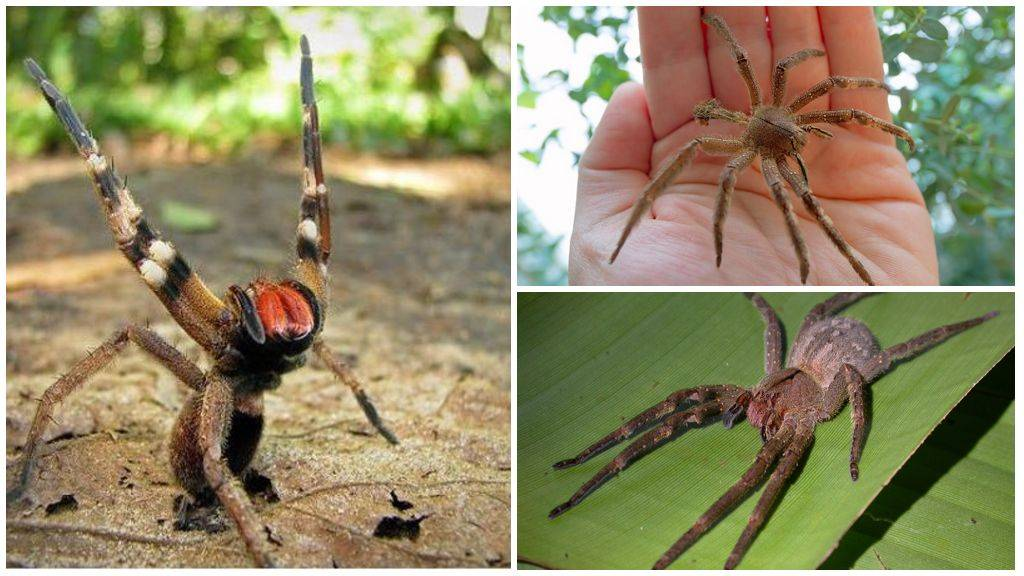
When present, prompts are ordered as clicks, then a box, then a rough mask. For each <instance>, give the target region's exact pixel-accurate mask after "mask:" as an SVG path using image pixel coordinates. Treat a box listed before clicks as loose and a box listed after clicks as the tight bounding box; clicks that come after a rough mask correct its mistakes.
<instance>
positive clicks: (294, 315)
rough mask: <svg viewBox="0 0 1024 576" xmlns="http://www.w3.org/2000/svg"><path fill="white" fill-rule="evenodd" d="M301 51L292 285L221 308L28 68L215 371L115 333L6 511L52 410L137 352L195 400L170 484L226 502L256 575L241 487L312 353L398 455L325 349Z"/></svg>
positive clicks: (134, 328)
mask: <svg viewBox="0 0 1024 576" xmlns="http://www.w3.org/2000/svg"><path fill="white" fill-rule="evenodd" d="M300 46H301V51H302V59H301V67H300V83H301V91H302V149H303V164H304V167H303V182H302V201H301V204H300V211H299V225H298V230H297V238H296V253H297V256H298V260H297V262H296V264H295V268H294V272H293V276H294V278H289V279H284V280H280V281H274V280H269V279H265V278H258V279H256V280H254V281H252V282H250V283H249V284H248V285H247V286H246V287H244V288H243V287H240V286H237V285H232V286H231V287H229V288H228V292H227V295H226V296H225V297H224V298H223V299H221V298H218V297H217V296H216V295H214V294H213V293H212V292H210V290H209V289H208V288H207V287H206V285H205V284H204V283H203V281H202V280H201V279H200V278H199V276H197V275H196V273H195V272H194V271H193V270H192V269H191V268H190V267H189V265H188V263H187V262H186V261H185V259H184V258H183V257H182V256H181V254H180V253H179V252H178V251H177V249H176V248H175V247H174V246H172V245H171V244H170V243H169V242H167V241H166V240H164V239H163V238H162V237H161V235H160V234H159V232H157V231H156V230H155V229H153V228H152V227H151V226H150V224H149V223H148V222H147V221H146V219H145V218H144V217H143V215H142V209H141V208H139V206H138V205H137V204H136V203H135V201H134V200H133V198H132V195H131V193H130V192H129V190H128V187H127V184H126V181H125V180H123V179H122V178H121V177H119V176H118V174H117V172H116V171H115V170H114V166H113V162H112V161H108V159H107V158H105V157H104V156H103V155H102V154H101V153H100V151H99V147H98V145H97V144H96V141H95V140H94V139H93V137H92V136H91V135H90V134H89V131H88V130H87V129H86V127H85V125H84V124H83V123H82V121H81V119H79V117H78V115H77V114H76V113H75V111H74V109H72V107H71V104H70V103H69V102H68V101H67V99H66V98H65V97H64V95H63V94H61V93H60V91H59V90H58V89H57V87H56V86H54V85H53V83H51V82H50V80H49V79H48V78H47V77H46V74H45V73H44V72H43V70H42V69H41V68H40V67H39V65H38V64H36V63H35V62H34V61H33V60H27V61H26V62H25V64H26V66H27V68H28V72H29V74H30V75H31V76H32V78H33V79H34V80H35V81H36V82H37V83H38V85H39V89H40V90H41V91H42V94H43V96H44V97H45V98H46V101H47V102H48V103H49V104H50V107H51V108H53V111H54V112H55V113H56V115H57V117H58V119H59V120H60V122H61V124H63V126H64V128H65V130H66V131H67V133H68V135H69V136H70V137H71V140H72V142H73V143H74V144H75V147H76V148H77V150H78V153H79V154H80V155H81V156H82V158H83V159H84V160H85V163H86V168H87V169H88V171H89V175H90V176H91V177H92V180H93V184H94V186H95V188H96V192H97V194H98V196H99V200H100V203H101V205H102V206H103V209H104V211H105V213H106V216H107V223H108V224H109V226H110V230H111V232H112V233H113V235H114V240H115V241H116V243H117V246H118V248H119V249H120V250H121V252H122V253H124V255H125V256H126V257H127V258H128V260H129V261H130V262H131V264H132V266H133V267H134V268H135V269H136V271H138V273H139V275H140V276H141V277H142V279H143V280H144V281H145V283H146V284H147V285H148V286H149V288H150V289H151V290H152V291H153V292H154V293H155V294H156V296H157V298H159V299H160V301H161V302H162V303H163V304H164V306H165V307H166V308H167V311H168V312H170V314H171V316H172V317H173V318H174V320H175V321H176V322H177V323H178V324H179V325H180V326H181V327H182V328H183V329H184V330H185V332H186V333H187V334H188V335H189V336H190V337H191V338H192V339H193V340H195V341H196V342H197V343H198V344H199V345H200V346H201V347H202V348H203V349H204V350H205V351H206V352H207V353H208V354H209V355H210V357H211V358H212V361H213V365H212V367H211V368H210V369H209V370H206V371H204V370H202V369H201V368H199V366H197V365H196V364H194V363H193V362H192V361H190V360H188V359H187V358H186V357H185V356H184V355H183V354H182V353H181V352H179V351H178V350H177V349H175V348H174V347H173V346H172V345H171V344H169V343H168V342H166V341H165V340H163V339H162V338H161V337H160V336H158V335H157V334H156V333H155V332H153V331H152V330H150V329H148V328H147V327H145V326H141V325H136V324H129V325H127V326H125V327H124V328H122V329H120V330H118V331H116V332H115V333H114V334H113V335H112V336H111V337H110V338H109V339H107V340H106V341H105V342H104V343H103V344H101V345H100V346H99V347H98V348H97V349H95V350H93V351H92V352H90V353H89V354H88V355H86V356H85V357H84V358H82V359H81V360H79V361H78V362H77V363H76V364H75V365H73V366H72V367H71V369H70V370H69V371H68V372H67V373H66V374H65V375H64V376H62V377H61V378H60V379H58V380H57V381H56V382H55V383H54V384H52V385H51V386H50V387H49V388H47V390H46V392H45V393H44V394H43V397H42V399H41V401H40V403H39V407H38V409H37V411H36V414H35V418H34V419H33V421H32V427H31V429H30V430H29V434H28V438H27V440H26V442H25V447H24V451H23V455H22V460H21V470H20V474H19V476H18V477H17V478H16V480H15V482H16V485H15V487H14V489H13V490H11V491H10V492H9V493H8V500H9V501H18V500H21V499H23V498H25V497H26V495H27V490H28V488H29V485H30V483H31V480H32V478H33V469H34V464H35V460H36V457H37V453H38V450H39V447H40V444H41V443H42V441H43V433H44V432H45V430H46V426H47V424H48V423H49V421H50V420H51V414H52V412H53V410H54V407H55V406H56V405H57V404H59V403H60V402H62V401H63V400H64V399H65V398H67V397H68V395H70V394H71V393H72V392H74V391H75V390H76V389H78V388H79V387H80V386H82V385H83V384H85V382H86V381H87V380H88V379H89V378H90V377H91V376H93V375H94V374H96V373H97V372H98V371H99V370H101V369H102V368H104V367H105V366H107V365H108V364H110V362H111V361H113V360H114V358H115V357H116V356H117V355H118V354H119V353H121V352H123V351H124V349H125V348H126V347H127V346H128V344H129V342H133V343H135V344H137V345H138V346H139V347H140V348H142V349H143V350H144V351H145V352H147V353H148V354H149V355H150V356H152V357H153V358H154V359H155V360H157V361H158V362H159V363H160V364H162V365H163V366H164V367H165V368H167V370H169V371H170V372H171V373H172V374H174V376H176V377H177V378H178V379H179V380H181V381H182V382H184V383H185V384H186V385H187V386H188V387H189V388H191V389H192V393H191V396H190V397H189V398H188V399H187V400H186V401H185V404H184V406H183V408H182V410H181V412H180V414H179V415H178V419H177V422H176V423H175V426H174V428H173V431H172V432H171V439H170V459H171V467H172V469H173V472H174V476H175V478H176V479H177V481H178V482H179V483H180V484H181V486H182V487H183V488H185V490H187V491H188V492H189V494H190V495H191V496H192V498H194V499H195V500H196V501H199V502H201V501H213V499H214V498H216V500H219V502H220V503H221V504H222V505H223V507H224V509H225V510H226V511H227V513H228V515H229V516H230V517H231V518H232V520H233V521H234V523H235V525H236V526H237V527H238V532H239V534H240V535H241V537H242V539H243V541H244V542H245V545H246V547H247V548H248V550H249V552H250V554H251V556H252V557H253V559H254V561H255V563H256V564H257V565H259V566H273V565H274V562H273V558H272V556H271V554H270V551H269V546H268V533H267V532H265V530H264V526H263V523H262V522H260V520H259V518H258V516H257V515H256V513H255V511H254V510H253V507H252V504H251V502H250V501H249V499H248V497H247V496H246V494H245V491H244V490H243V488H242V485H241V483H240V482H239V476H241V475H242V474H243V473H244V472H245V471H246V470H247V469H248V467H249V464H250V463H251V462H252V459H253V456H254V455H255V453H256V448H257V445H258V443H259V440H260V436H261V435H262V432H263V394H264V393H265V392H267V391H269V390H273V389H275V388H277V387H278V386H279V385H280V384H281V376H282V374H285V373H287V372H290V371H292V370H295V369H296V368H299V367H301V366H303V365H304V364H305V362H306V356H307V354H308V352H309V351H310V350H312V351H313V353H315V354H316V355H317V356H318V357H319V358H320V359H321V360H322V361H323V362H324V364H325V365H326V366H327V367H328V368H329V369H330V370H331V371H332V372H333V373H334V374H335V375H336V376H337V377H338V378H339V379H340V380H341V381H342V382H343V383H345V384H346V385H347V386H348V387H349V388H350V389H351V390H352V392H353V393H354V394H355V397H356V399H357V401H358V402H359V405H360V406H361V408H362V410H363V412H364V413H365V415H366V417H367V419H368V420H369V421H370V422H371V423H372V424H373V426H374V427H375V428H376V429H377V431H378V432H379V433H380V434H381V436H383V437H384V438H385V439H386V440H387V441H388V442H390V443H391V444H397V443H398V440H397V438H396V437H395V435H394V434H393V433H392V432H391V431H390V430H389V429H388V428H387V427H386V426H385V425H384V423H383V422H382V421H381V419H380V417H379V415H378V414H377V410H376V409H375V408H374V406H373V404H372V403H371V402H370V399H369V398H368V397H367V395H366V393H365V392H364V391H363V388H362V385H361V383H360V381H359V379H358V378H357V377H356V375H355V374H354V373H353V371H352V370H351V368H350V367H349V366H348V365H346V364H345V363H344V362H343V361H341V360H340V359H338V358H336V357H335V355H334V354H332V353H331V352H330V350H328V349H327V347H326V345H325V344H324V342H323V340H322V338H321V337H320V332H321V330H322V328H323V325H324V322H325V321H326V317H327V308H328V303H329V277H328V272H327V262H328V259H329V257H330V253H331V220H330V204H329V198H328V194H327V187H326V185H325V184H324V174H323V165H322V159H321V149H320V145H321V144H320V127H319V117H318V114H317V106H316V100H315V98H314V94H313V61H312V58H311V56H310V50H309V42H308V41H307V40H306V38H305V36H303V37H302V39H301V42H300Z"/></svg>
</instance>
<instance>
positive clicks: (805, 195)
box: [779, 161, 874, 286]
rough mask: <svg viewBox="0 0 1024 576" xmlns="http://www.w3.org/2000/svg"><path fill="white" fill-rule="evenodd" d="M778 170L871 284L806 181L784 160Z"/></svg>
mask: <svg viewBox="0 0 1024 576" xmlns="http://www.w3.org/2000/svg"><path fill="white" fill-rule="evenodd" d="M779 170H780V171H781V172H782V177H783V178H785V179H786V182H789V185H790V187H792V188H793V191H794V192H796V194H797V196H799V197H800V199H801V200H803V202H804V206H805V207H806V208H807V211H808V212H810V213H811V215H813V216H814V219H815V220H817V221H818V224H820V225H821V228H822V229H823V230H824V231H825V234H826V235H828V237H829V239H830V240H832V243H833V244H835V245H836V248H838V249H839V251H840V252H842V254H843V256H844V257H845V258H846V260H847V261H848V262H849V263H850V266H852V267H853V269H854V271H856V272H857V276H859V277H860V279H861V280H863V281H864V283H865V284H868V285H869V286H873V285H874V281H873V280H872V279H871V274H868V271H867V269H866V268H864V265H863V264H861V262H860V260H859V259H858V258H857V256H856V255H854V253H853V249H851V248H850V245H849V244H848V243H847V242H846V239H845V238H843V235H842V234H841V233H840V232H839V229H838V228H836V226H835V224H834V223H833V222H832V219H831V218H829V217H828V214H826V213H825V210H824V208H822V206H821V203H820V202H818V199H817V198H815V197H814V194H813V193H811V189H810V187H809V186H808V185H807V184H806V182H805V181H804V180H801V179H800V176H799V175H798V174H797V173H795V172H793V169H792V168H790V167H789V165H787V164H786V162H785V161H783V162H780V163H779Z"/></svg>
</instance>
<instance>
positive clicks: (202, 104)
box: [7, 7, 511, 156]
mask: <svg viewBox="0 0 1024 576" xmlns="http://www.w3.org/2000/svg"><path fill="white" fill-rule="evenodd" d="M477 28H479V29H474V30H472V31H471V32H472V33H470V31H467V30H466V27H465V26H464V24H463V22H462V21H461V20H460V18H459V17H458V14H457V12H456V9H453V8H451V7H431V8H413V9H396V8H276V7H255V8H243V7H216V8H188V7H144V8H95V7H81V8H39V7H31V8H30V7H11V8H7V146H8V151H9V152H10V153H13V154H14V155H16V156H28V155H32V154H35V153H38V152H40V151H42V150H45V149H50V148H53V147H54V146H56V145H61V146H64V145H66V143H65V140H66V136H65V135H64V134H63V133H62V132H61V129H60V127H59V126H58V125H57V123H56V122H53V121H52V118H51V115H52V113H51V112H50V110H49V108H48V107H47V105H46V103H45V102H44V101H43V99H42V98H40V97H39V95H38V93H37V91H36V90H35V88H34V87H33V86H32V85H31V84H30V82H29V80H28V78H27V75H26V74H25V73H24V68H23V67H22V65H21V62H22V60H23V59H24V58H27V57H31V58H35V59H36V60H37V61H38V62H39V63H40V64H41V65H42V66H43V68H44V69H45V70H46V71H47V72H48V73H49V75H50V76H51V78H52V79H53V80H54V82H55V83H56V84H57V85H58V86H60V87H61V88H62V89H63V90H64V91H65V92H66V93H67V94H68V95H69V97H70V99H71V100H72V102H73V104H74V105H75V107H76V108H77V109H78V110H79V112H80V113H81V114H82V115H83V116H84V118H85V120H86V122H87V123H88V124H89V126H90V128H91V129H92V130H93V131H95V132H97V133H100V134H102V133H103V132H105V131H119V132H122V133H125V134H127V135H129V136H132V137H146V136H152V135H154V134H163V135H166V136H169V137H171V138H173V139H175V140H180V141H184V142H187V143H188V144H189V145H191V146H200V147H203V148H204V149H207V150H209V151H210V152H211V153H214V154H225V153H232V152H236V151H238V150H239V149H242V148H244V147H245V146H246V145H248V144H249V143H251V142H252V141H254V140H270V141H280V140H296V139H297V137H298V135H299V129H298V127H299V126H300V108H299V96H298V94H299V92H298V86H297V82H298V72H297V71H298V66H299V53H298V37H299V35H300V34H303V33H306V34H308V35H310V41H311V43H312V45H313V56H314V60H315V65H316V76H317V99H318V102H319V105H320V117H321V124H322V125H321V128H322V130H323V133H324V138H325V140H327V141H328V142H331V141H334V142H339V143H343V144H344V145H345V146H347V147H349V148H351V149H356V150H371V151H377V152H382V153H387V154H397V155H437V154H446V153H479V154H490V153H494V152H497V151H500V150H507V149H508V148H509V146H510V117H511V104H510V99H509V89H510V80H509V62H508V61H509V54H508V45H509V38H510V12H509V10H508V8H492V9H490V10H488V12H487V20H486V24H485V25H484V26H482V27H477ZM453 67H454V68H453Z"/></svg>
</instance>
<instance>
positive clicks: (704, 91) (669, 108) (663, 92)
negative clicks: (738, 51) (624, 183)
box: [638, 6, 711, 139]
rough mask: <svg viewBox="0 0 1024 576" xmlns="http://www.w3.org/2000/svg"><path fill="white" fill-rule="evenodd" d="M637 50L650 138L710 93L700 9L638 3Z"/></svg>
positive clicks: (684, 117)
mask: <svg viewBox="0 0 1024 576" xmlns="http://www.w3.org/2000/svg"><path fill="white" fill-rule="evenodd" d="M638 19H639V23H640V53H641V55H642V57H641V60H642V61H643V66H644V88H645V89H646V90H647V103H648V106H649V107H650V110H651V124H652V126H653V127H654V137H655V138H656V139H661V138H663V137H664V136H665V135H666V134H669V133H671V132H672V131H674V130H675V129H676V128H679V127H680V126H682V125H683V124H685V123H687V122H689V121H690V120H692V119H693V107H694V106H695V105H696V104H697V103H698V102H701V101H704V100H707V99H709V98H711V78H710V77H709V76H708V63H707V58H706V57H705V55H704V37H703V35H702V34H701V22H700V8H698V7H696V6H693V7H689V6H688V7H657V8H640V9H639V11H638Z"/></svg>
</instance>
